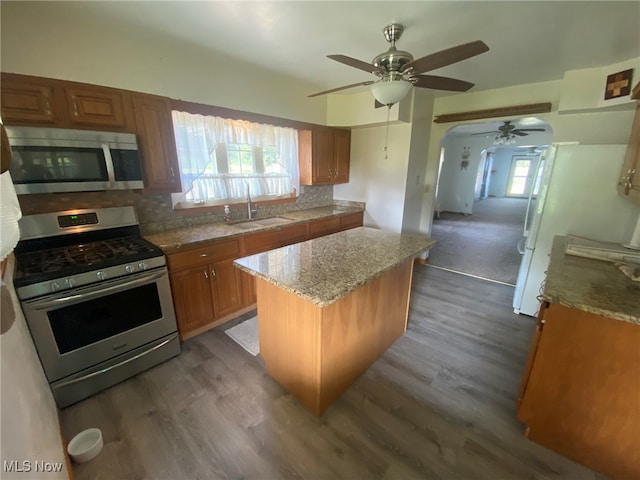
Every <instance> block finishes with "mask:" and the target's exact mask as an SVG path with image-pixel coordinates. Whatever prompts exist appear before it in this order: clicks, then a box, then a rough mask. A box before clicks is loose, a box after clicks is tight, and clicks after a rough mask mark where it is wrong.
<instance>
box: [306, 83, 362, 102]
mask: <svg viewBox="0 0 640 480" xmlns="http://www.w3.org/2000/svg"><path fill="white" fill-rule="evenodd" d="M372 83H373V80H368V81H366V82H360V83H352V84H351V85H345V86H343V87H338V88H332V89H331V90H325V91H324V92H318V93H312V94H311V95H307V97H308V98H311V97H318V96H320V95H325V94H327V93H333V92H339V91H340V90H346V89H347V88H353V87H360V86H362V85H371V84H372Z"/></svg>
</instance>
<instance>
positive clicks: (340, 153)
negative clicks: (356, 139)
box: [332, 129, 351, 183]
mask: <svg viewBox="0 0 640 480" xmlns="http://www.w3.org/2000/svg"><path fill="white" fill-rule="evenodd" d="M350 161H351V131H350V130H342V129H335V130H334V131H333V164H334V166H333V172H332V173H333V175H332V183H348V182H349V164H350Z"/></svg>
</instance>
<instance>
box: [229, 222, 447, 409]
mask: <svg viewBox="0 0 640 480" xmlns="http://www.w3.org/2000/svg"><path fill="white" fill-rule="evenodd" d="M434 244H435V241H434V240H431V239H429V238H426V237H418V236H411V235H403V234H398V233H393V232H388V231H382V230H376V229H372V228H366V227H360V228H355V229H352V230H347V231H344V232H339V233H335V234H333V235H327V236H325V237H321V238H317V239H313V240H308V241H306V242H301V243H297V244H294V245H290V246H287V247H282V248H278V249H275V250H270V251H268V252H264V253H260V254H257V255H252V256H249V257H244V258H240V259H238V260H236V261H235V262H234V263H235V265H236V266H237V267H238V268H240V269H242V270H244V271H246V272H248V273H250V274H251V275H253V276H255V277H256V286H257V305H258V329H259V336H260V355H261V356H262V358H263V359H264V361H265V365H266V369H267V372H268V373H269V374H270V375H271V376H272V377H273V378H274V379H275V380H277V381H278V382H279V383H280V384H281V385H282V386H283V387H284V388H286V389H287V390H288V391H289V392H291V393H292V394H293V395H294V396H295V397H297V398H298V400H300V402H301V403H302V404H303V405H305V406H306V407H307V408H308V409H309V410H311V411H312V412H313V413H315V414H316V415H320V414H321V413H322V412H324V410H326V408H327V407H328V406H329V405H331V404H332V403H333V402H334V401H335V400H336V399H337V398H338V397H339V396H340V395H341V394H342V393H343V392H344V391H345V390H346V389H347V388H348V387H349V386H350V385H351V384H352V383H353V382H354V381H355V380H356V379H357V378H358V377H359V376H360V375H361V374H362V373H363V372H364V371H366V370H367V368H369V366H370V365H371V364H372V363H373V362H374V361H375V360H376V359H377V358H378V357H379V356H380V355H381V354H382V353H384V352H385V351H386V350H387V349H388V348H389V347H390V346H391V345H392V344H393V342H394V341H395V340H396V339H397V338H398V337H400V336H401V335H402V334H403V333H404V332H405V330H406V328H407V316H408V308H409V294H410V290H411V275H412V271H413V259H414V257H416V256H417V255H419V254H420V253H422V252H424V251H425V250H427V249H429V248H430V247H431V246H433V245H434Z"/></svg>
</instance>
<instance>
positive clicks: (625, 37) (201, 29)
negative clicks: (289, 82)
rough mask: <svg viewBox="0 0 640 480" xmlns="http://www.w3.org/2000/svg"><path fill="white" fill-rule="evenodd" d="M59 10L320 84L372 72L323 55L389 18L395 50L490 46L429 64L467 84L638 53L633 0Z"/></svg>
mask: <svg viewBox="0 0 640 480" xmlns="http://www.w3.org/2000/svg"><path fill="white" fill-rule="evenodd" d="M61 8H66V9H75V10H80V11H82V12H84V13H82V14H85V13H86V14H87V15H92V16H93V15H96V16H99V17H100V18H102V19H104V20H105V21H107V22H113V25H114V26H117V28H118V29H119V30H121V31H126V30H127V29H132V30H133V29H135V30H136V31H137V32H138V33H140V32H141V31H147V30H148V31H150V33H153V34H161V35H166V36H169V37H173V38H175V39H176V40H179V41H184V42H188V43H191V44H193V45H197V46H199V47H204V48H207V49H211V50H212V51H218V52H224V53H225V54H227V55H230V56H232V57H237V58H239V59H242V60H243V61H246V62H250V63H252V64H255V65H256V67H258V68H259V69H264V68H266V69H271V70H278V71H280V72H282V73H284V74H286V75H288V76H291V77H294V78H298V79H300V80H302V81H305V82H309V83H312V84H314V85H315V86H317V89H318V90H323V89H328V88H333V87H338V86H341V85H345V84H350V83H356V82H360V81H365V80H369V79H371V77H373V76H372V75H370V74H367V73H366V72H363V71H359V70H356V69H354V68H351V67H348V66H346V65H342V64H340V63H337V62H335V61H332V60H329V59H327V58H326V55H328V54H336V53H340V54H344V55H348V56H351V57H355V58H357V59H360V60H364V61H367V62H370V61H371V60H372V59H373V57H374V56H376V55H377V54H378V53H381V52H383V51H385V50H386V49H387V47H388V44H387V43H386V41H385V40H384V37H383V35H382V28H383V27H384V26H385V25H386V24H388V23H390V22H392V21H396V22H400V23H402V24H404V25H405V26H406V31H405V32H404V35H403V37H402V38H401V39H400V41H399V42H398V44H397V46H398V48H399V49H401V50H407V51H409V52H411V53H412V54H413V55H414V57H416V58H417V57H422V56H424V55H427V54H430V53H434V52H436V51H439V50H442V49H445V48H448V47H451V46H454V45H458V44H462V43H466V42H469V41H473V40H483V41H484V42H485V43H486V44H487V45H488V46H489V47H490V51H489V52H487V53H484V54H482V55H479V56H477V57H474V58H471V59H468V60H465V61H463V62H460V63H458V64H455V65H451V66H448V67H444V68H441V69H439V70H435V71H433V72H430V73H433V74H434V75H442V76H451V77H454V78H459V79H462V80H467V81H470V82H473V83H475V84H476V86H475V87H474V88H473V89H472V91H477V90H486V89H492V88H500V87H505V86H509V85H517V84H523V83H534V82H542V81H548V80H556V79H561V78H562V77H563V75H564V72H565V71H567V70H575V69H581V68H589V67H595V66H602V65H609V64H614V63H617V62H621V61H625V60H629V59H630V58H634V57H638V56H640V33H639V32H640V3H639V2H638V1H627V2H611V1H601V2H594V1H587V2H575V1H571V2H558V1H538V2H528V1H509V2H503V1H502V2H486V1H471V2H469V1H445V2H431V1H414V2H399V1H374V2H367V1H356V2H328V1H315V2H308V1H307V2H302V1H293V2H292V1H280V2H273V1H271V2H243V1H233V2H225V1H213V2H212V1H209V2H206V1H200V2H190V1H155V2H138V1H128V2H102V1H84V2H68V3H66V4H64V5H62V4H61ZM76 13H80V12H76ZM228 73H229V74H233V72H228ZM257 75H259V72H257ZM638 75H640V72H636V77H638ZM316 91H317V90H316ZM309 93H313V92H309Z"/></svg>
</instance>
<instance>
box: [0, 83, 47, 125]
mask: <svg viewBox="0 0 640 480" xmlns="http://www.w3.org/2000/svg"><path fill="white" fill-rule="evenodd" d="M0 104H1V105H2V121H3V122H4V123H11V122H19V123H20V122H29V123H44V124H48V123H53V122H54V116H53V88H52V86H50V85H46V84H44V83H43V84H35V83H25V82H14V81H12V80H9V79H7V78H6V77H5V76H3V77H2V98H1V100H0Z"/></svg>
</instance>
